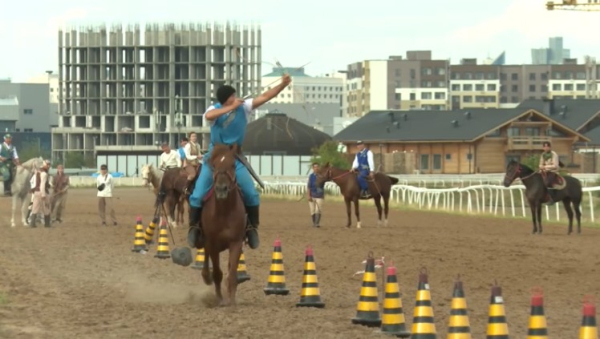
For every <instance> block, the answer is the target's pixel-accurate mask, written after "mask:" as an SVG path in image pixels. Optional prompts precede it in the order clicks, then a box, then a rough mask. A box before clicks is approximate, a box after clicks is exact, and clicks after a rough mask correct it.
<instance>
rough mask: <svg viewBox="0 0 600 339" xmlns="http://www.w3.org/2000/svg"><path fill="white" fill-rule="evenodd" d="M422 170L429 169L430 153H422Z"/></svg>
mask: <svg viewBox="0 0 600 339" xmlns="http://www.w3.org/2000/svg"><path fill="white" fill-rule="evenodd" d="M421 170H422V171H427V170H429V154H421Z"/></svg>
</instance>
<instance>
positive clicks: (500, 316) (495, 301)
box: [486, 286, 510, 339]
mask: <svg viewBox="0 0 600 339" xmlns="http://www.w3.org/2000/svg"><path fill="white" fill-rule="evenodd" d="M509 338H510V337H509V335H508V324H507V323H506V313H505V310H504V298H502V289H501V288H500V286H493V287H492V296H491V298H490V307H489V316H488V325H487V336H486V339H509Z"/></svg>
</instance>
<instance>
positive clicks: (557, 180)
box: [542, 171, 567, 190]
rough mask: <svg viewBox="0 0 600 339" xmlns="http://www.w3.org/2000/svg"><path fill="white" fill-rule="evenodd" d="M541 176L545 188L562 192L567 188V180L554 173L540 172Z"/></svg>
mask: <svg viewBox="0 0 600 339" xmlns="http://www.w3.org/2000/svg"><path fill="white" fill-rule="evenodd" d="M542 176H543V177H544V183H545V184H546V187H547V188H551V189H555V190H562V189H564V188H565V187H566V186H567V180H565V178H563V177H562V176H561V175H560V174H558V173H556V172H550V171H542Z"/></svg>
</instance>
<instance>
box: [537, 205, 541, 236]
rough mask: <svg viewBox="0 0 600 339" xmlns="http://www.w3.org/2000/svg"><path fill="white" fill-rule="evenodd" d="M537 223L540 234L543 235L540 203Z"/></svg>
mask: <svg viewBox="0 0 600 339" xmlns="http://www.w3.org/2000/svg"><path fill="white" fill-rule="evenodd" d="M537 223H538V234H542V203H541V202H538V205H537Z"/></svg>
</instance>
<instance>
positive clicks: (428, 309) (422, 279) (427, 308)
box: [410, 269, 437, 339]
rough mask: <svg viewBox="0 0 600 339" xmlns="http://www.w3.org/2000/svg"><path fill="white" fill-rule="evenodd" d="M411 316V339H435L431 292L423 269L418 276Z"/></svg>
mask: <svg viewBox="0 0 600 339" xmlns="http://www.w3.org/2000/svg"><path fill="white" fill-rule="evenodd" d="M413 315H414V317H413V324H412V334H411V336H410V337H411V339H437V331H436V329H435V322H434V317H433V307H432V304H431V292H430V291H429V281H428V276H427V271H426V270H425V269H423V270H421V274H419V286H418V288H417V300H416V303H415V310H414V314H413Z"/></svg>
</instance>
